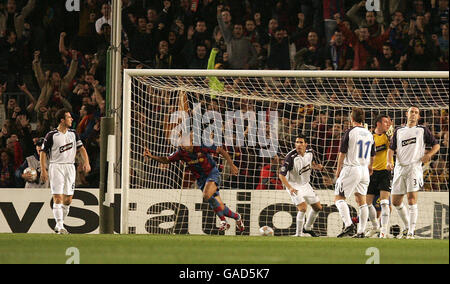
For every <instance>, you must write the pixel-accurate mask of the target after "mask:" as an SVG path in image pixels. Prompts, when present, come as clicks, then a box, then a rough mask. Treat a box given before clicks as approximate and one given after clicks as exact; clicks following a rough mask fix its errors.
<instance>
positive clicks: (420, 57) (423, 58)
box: [399, 39, 436, 71]
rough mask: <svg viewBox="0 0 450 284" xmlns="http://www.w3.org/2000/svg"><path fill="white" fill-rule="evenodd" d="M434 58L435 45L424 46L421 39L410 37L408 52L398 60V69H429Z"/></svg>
mask: <svg viewBox="0 0 450 284" xmlns="http://www.w3.org/2000/svg"><path fill="white" fill-rule="evenodd" d="M435 60H436V47H434V48H431V49H430V48H426V45H425V42H424V41H423V40H422V39H412V40H411V41H410V47H409V49H408V52H407V53H406V54H405V55H404V56H402V58H401V59H400V62H399V68H400V70H407V71H430V70H432V66H433V62H434V61H435Z"/></svg>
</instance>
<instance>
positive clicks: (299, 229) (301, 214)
mask: <svg viewBox="0 0 450 284" xmlns="http://www.w3.org/2000/svg"><path fill="white" fill-rule="evenodd" d="M304 220H305V212H302V211H298V212H297V230H296V231H295V232H296V235H297V236H301V235H302V234H303V223H304V222H305V221H304Z"/></svg>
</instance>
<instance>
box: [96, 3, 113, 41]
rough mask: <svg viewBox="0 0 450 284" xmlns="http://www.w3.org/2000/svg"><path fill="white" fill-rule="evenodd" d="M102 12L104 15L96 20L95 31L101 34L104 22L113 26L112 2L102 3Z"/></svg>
mask: <svg viewBox="0 0 450 284" xmlns="http://www.w3.org/2000/svg"><path fill="white" fill-rule="evenodd" d="M101 13H102V15H103V17H101V18H100V19H98V20H97V21H96V22H95V31H96V32H97V33H98V34H100V31H101V28H102V25H103V24H108V25H110V26H112V19H111V4H109V3H105V4H103V5H102V10H101Z"/></svg>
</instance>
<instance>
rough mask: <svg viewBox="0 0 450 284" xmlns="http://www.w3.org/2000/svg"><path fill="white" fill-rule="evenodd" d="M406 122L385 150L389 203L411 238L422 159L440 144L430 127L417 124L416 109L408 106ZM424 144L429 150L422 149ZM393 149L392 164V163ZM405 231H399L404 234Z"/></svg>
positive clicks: (421, 185)
mask: <svg viewBox="0 0 450 284" xmlns="http://www.w3.org/2000/svg"><path fill="white" fill-rule="evenodd" d="M406 118H407V123H406V125H405V126H403V127H399V128H397V129H396V130H395V132H394V135H393V136H392V139H391V143H390V146H389V150H388V161H387V165H386V168H387V169H388V170H394V179H393V181H392V204H393V205H394V207H395V208H396V209H397V212H398V214H399V215H400V218H401V219H402V221H403V223H404V225H405V227H406V229H405V230H404V232H405V231H406V230H407V236H406V238H407V239H414V231H415V228H416V222H417V216H418V208H417V198H418V191H419V190H420V189H421V188H422V187H423V169H422V163H427V162H429V161H430V160H431V158H432V157H433V155H434V154H436V153H437V152H438V151H439V149H440V145H439V143H438V141H437V140H436V138H434V136H433V134H432V133H431V131H430V130H429V129H428V128H427V127H425V126H422V125H418V122H419V119H420V110H419V109H418V108H417V107H414V106H413V107H410V108H409V109H408V112H407V113H406ZM425 145H429V146H431V147H432V148H431V150H430V151H428V152H427V153H425ZM394 151H395V152H396V153H397V155H396V161H395V168H394V165H392V162H391V161H392V158H393V156H394ZM405 194H406V195H407V198H408V205H409V206H408V209H406V207H405V206H404V205H403V197H404V196H405ZM408 211H409V214H408ZM404 235H405V233H403V234H402V236H403V237H404Z"/></svg>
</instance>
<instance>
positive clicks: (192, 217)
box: [0, 189, 449, 239]
mask: <svg viewBox="0 0 450 284" xmlns="http://www.w3.org/2000/svg"><path fill="white" fill-rule="evenodd" d="M139 191H147V194H146V196H148V199H147V198H146V199H142V193H139ZM165 191H166V192H165ZM192 191H193V194H186V195H183V196H182V198H181V200H168V195H167V194H166V193H167V190H155V189H152V190H148V189H140V190H133V191H130V194H129V202H130V212H129V214H130V215H133V214H139V215H140V216H146V218H131V220H139V221H136V223H132V222H131V223H130V224H129V227H128V230H129V233H136V234H148V233H159V234H160V233H164V230H167V231H170V232H172V231H174V232H175V233H176V234H219V232H218V230H217V226H214V225H213V224H214V218H216V217H215V215H214V212H213V211H211V210H210V209H209V206H208V204H207V203H204V202H202V194H201V192H200V191H199V190H192ZM316 192H317V194H318V196H319V198H320V199H321V202H322V204H323V207H324V210H323V211H322V212H321V213H320V215H319V217H318V218H325V219H322V221H320V222H319V221H316V223H315V229H316V230H317V231H318V232H320V234H321V235H322V236H329V237H334V236H336V235H337V234H338V233H339V232H340V230H341V227H340V226H341V224H342V221H341V220H340V217H339V213H338V212H337V209H336V207H335V206H334V203H333V200H331V199H330V198H332V195H331V194H329V192H328V191H327V190H317V191H316ZM148 193H150V194H148ZM98 196H99V195H98V189H78V190H76V191H75V195H74V198H73V203H72V206H71V209H70V213H69V216H68V218H67V220H66V222H65V223H66V228H67V229H68V230H69V232H71V233H75V234H87V233H91V234H97V233H99V201H98ZM221 196H222V198H223V199H224V200H226V201H227V206H229V208H231V209H234V210H237V211H238V212H240V213H241V214H242V216H243V218H244V222H245V224H246V226H247V227H248V228H250V229H249V230H248V229H247V230H246V231H245V232H244V233H242V234H244V235H257V234H258V229H259V228H260V227H261V226H264V225H268V226H271V227H273V228H274V231H275V235H278V236H286V235H292V234H294V232H295V217H296V209H295V207H294V206H293V205H292V203H291V201H290V199H289V196H288V194H287V193H286V192H285V191H284V190H278V191H275V190H253V191H249V190H222V191H221ZM114 199H115V200H114V201H115V204H118V205H120V194H118V193H117V194H115V198H114ZM6 200H7V201H6ZM252 200H258V202H252ZM274 200H276V201H277V202H274ZM161 203H164V206H161ZM418 204H419V220H420V222H418V223H419V224H418V228H417V230H416V235H417V237H420V238H434V239H443V238H444V239H448V237H449V234H448V230H449V199H448V192H420V193H419V203H418ZM349 205H350V210H351V212H352V216H356V209H355V208H356V203H355V201H354V198H351V199H350V200H349ZM51 208H52V200H51V197H50V194H49V191H48V189H33V190H29V189H28V190H26V189H2V190H0V212H1V213H0V233H52V232H53V227H54V226H55V220H54V217H53V213H52V209H51ZM161 208H171V209H172V210H170V209H165V210H164V211H161ZM177 210H182V211H184V212H183V214H176V211H177ZM176 216H178V218H185V219H186V220H177V222H175V223H174V218H176ZM217 220H218V219H217ZM217 220H216V221H217ZM217 222H218V221H217ZM400 223H401V221H400V219H399V217H398V215H397V213H396V212H395V210H394V211H393V212H392V215H391V222H390V225H391V226H395V225H397V224H400ZM174 224H177V225H176V226H177V227H176V228H175V230H173V228H172V227H173V226H174ZM216 225H217V223H216ZM319 226H320V227H319ZM368 226H369V227H370V224H369V225H368ZM119 228H120V208H119V207H118V206H117V207H115V231H116V232H119ZM155 228H156V229H155ZM156 230H158V231H156ZM222 234H223V233H222ZM225 234H226V235H236V234H241V233H240V232H236V230H235V228H234V226H232V227H231V228H230V230H228V231H226V233H225Z"/></svg>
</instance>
